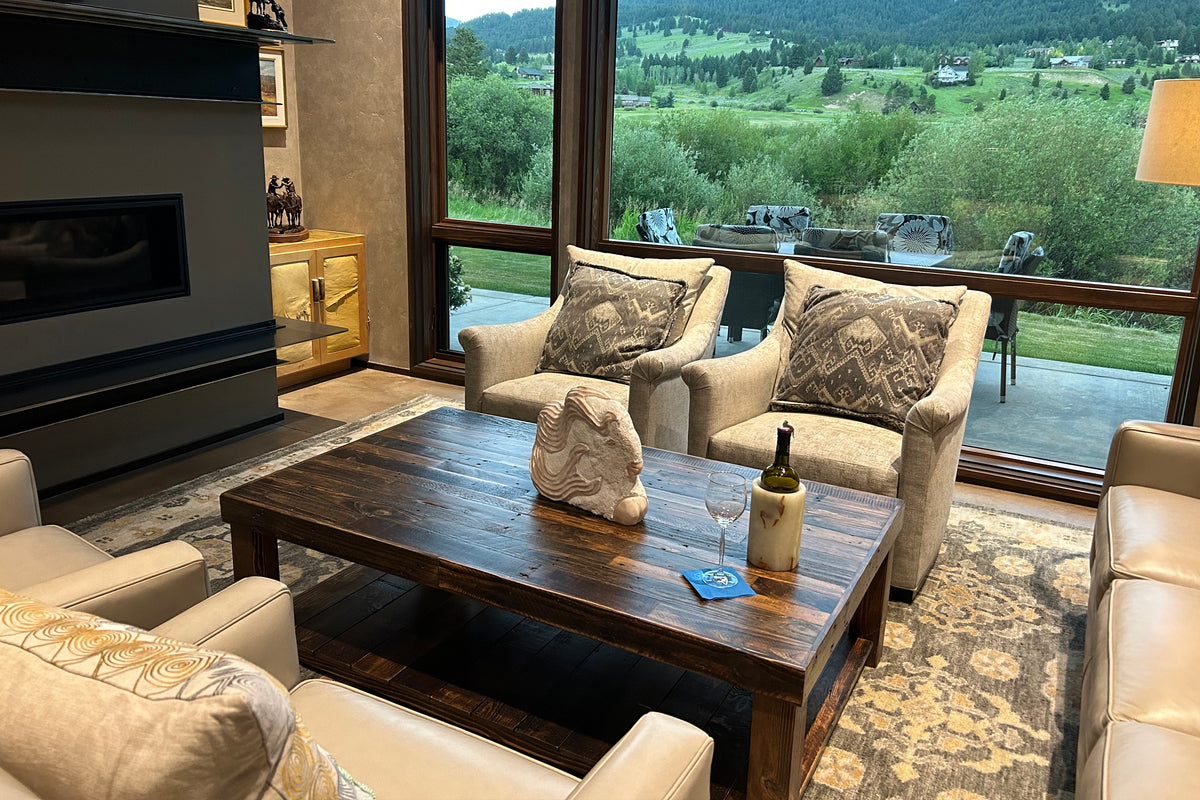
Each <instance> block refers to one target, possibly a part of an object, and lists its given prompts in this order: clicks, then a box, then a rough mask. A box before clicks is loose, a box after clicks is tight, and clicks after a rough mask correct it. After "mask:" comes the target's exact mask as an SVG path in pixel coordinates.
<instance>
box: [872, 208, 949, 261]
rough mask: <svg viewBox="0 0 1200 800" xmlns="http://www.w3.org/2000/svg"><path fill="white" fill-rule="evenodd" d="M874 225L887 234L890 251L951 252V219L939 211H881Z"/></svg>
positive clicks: (947, 253)
mask: <svg viewBox="0 0 1200 800" xmlns="http://www.w3.org/2000/svg"><path fill="white" fill-rule="evenodd" d="M875 227H876V228H878V229H879V230H881V231H884V232H885V233H887V236H888V246H889V247H890V248H891V249H892V250H899V251H901V252H904V253H942V254H945V255H949V254H951V253H953V252H954V231H952V230H951V228H950V218H949V217H943V216H941V215H940V214H880V215H879V219H878V220H876V222H875Z"/></svg>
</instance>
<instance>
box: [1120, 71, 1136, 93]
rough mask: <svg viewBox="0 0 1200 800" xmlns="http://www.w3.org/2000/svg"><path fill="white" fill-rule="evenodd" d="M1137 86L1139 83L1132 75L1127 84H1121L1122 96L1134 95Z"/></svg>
mask: <svg viewBox="0 0 1200 800" xmlns="http://www.w3.org/2000/svg"><path fill="white" fill-rule="evenodd" d="M1136 86H1137V81H1136V80H1134V77H1133V76H1132V75H1130V76H1129V77H1128V78H1126V79H1125V82H1124V83H1122V84H1121V94H1133V90H1134V87H1136Z"/></svg>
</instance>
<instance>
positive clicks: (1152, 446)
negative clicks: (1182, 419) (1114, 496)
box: [1104, 420, 1200, 498]
mask: <svg viewBox="0 0 1200 800" xmlns="http://www.w3.org/2000/svg"><path fill="white" fill-rule="evenodd" d="M1198 474H1200V428H1195V427H1192V426H1191V425H1176V424H1172V423H1169V422H1147V421H1145V420H1126V421H1125V422H1122V423H1121V424H1120V426H1118V427H1117V431H1116V433H1114V434H1113V438H1112V444H1111V445H1110V446H1109V448H1108V464H1107V466H1106V467H1105V468H1104V491H1108V488H1109V487H1110V486H1120V485H1123V484H1124V485H1128V484H1132V485H1135V486H1148V487H1150V488H1152V489H1162V490H1163V491H1165V492H1173V493H1174V494H1181V495H1186V496H1188V497H1198V498H1200V482H1197V480H1196V476H1197V475H1198Z"/></svg>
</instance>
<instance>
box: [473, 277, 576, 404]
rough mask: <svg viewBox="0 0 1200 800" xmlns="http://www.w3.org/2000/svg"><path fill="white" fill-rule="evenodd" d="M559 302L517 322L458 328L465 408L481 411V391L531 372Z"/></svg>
mask: <svg viewBox="0 0 1200 800" xmlns="http://www.w3.org/2000/svg"><path fill="white" fill-rule="evenodd" d="M562 303H563V300H562V298H561V297H560V298H559V299H558V300H556V301H555V302H554V305H552V306H550V308H548V309H546V310H545V311H543V312H542V313H540V314H538V315H536V316H533V317H530V318H529V319H525V320H521V321H520V322H510V323H508V324H505V325H473V326H471V327H470V328H464V329H463V330H462V331H459V334H458V341H459V344H461V345H462V348H463V353H464V355H465V356H466V365H465V372H466V374H465V384H466V391H465V406H466V409H467V411H482V408H481V407H480V406H481V404H482V402H483V393H484V391H485V390H487V389H488V388H490V387H492V386H495V385H496V384H498V383H503V382H504V381H510V380H513V379H514V378H524V377H525V376H527V375H532V374H533V371H534V370H535V369H537V364H538V359H540V358H541V355H542V347H543V345H545V344H546V334H548V333H549V332H550V325H551V324H552V323H553V322H554V320H555V319H556V318H557V317H558V311H559V309H560V308H562Z"/></svg>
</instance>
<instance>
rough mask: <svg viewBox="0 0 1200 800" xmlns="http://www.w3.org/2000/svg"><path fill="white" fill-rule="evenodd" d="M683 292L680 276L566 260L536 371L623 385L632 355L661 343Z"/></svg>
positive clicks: (684, 290) (684, 289) (627, 375)
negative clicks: (560, 296)
mask: <svg viewBox="0 0 1200 800" xmlns="http://www.w3.org/2000/svg"><path fill="white" fill-rule="evenodd" d="M686 293H687V283H686V282H684V281H681V280H662V279H660V278H651V277H644V276H638V275H630V274H628V273H626V272H622V271H621V270H618V269H614V268H612V267H604V266H598V265H594V264H585V263H582V262H578V263H575V264H572V265H571V272H570V274H568V275H567V280H566V286H565V288H564V291H563V306H562V310H561V311H560V312H559V313H558V317H557V318H556V319H555V320H554V322H553V324H551V326H550V332H549V333H548V334H547V336H546V345H545V347H544V348H543V349H542V358H541V360H540V361H539V362H538V366H537V371H538V372H566V373H571V374H575V375H590V376H593V377H597V378H608V379H609V380H615V381H622V382H624V383H628V382H629V373H630V371H631V370H632V368H633V362H634V361H635V360H636V359H637V357H638V356H640V355H642V354H643V353H645V352H647V351H649V350H657V349H658V348H660V347H662V346H663V345H664V344H665V343H666V341H667V337H668V336H669V335H670V333H671V325H672V323H673V322H674V320H675V316H676V315H677V314H678V313H679V304H680V301H682V300H683V297H684V295H685V294H686Z"/></svg>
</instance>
